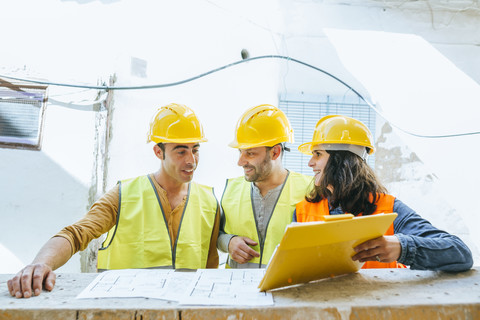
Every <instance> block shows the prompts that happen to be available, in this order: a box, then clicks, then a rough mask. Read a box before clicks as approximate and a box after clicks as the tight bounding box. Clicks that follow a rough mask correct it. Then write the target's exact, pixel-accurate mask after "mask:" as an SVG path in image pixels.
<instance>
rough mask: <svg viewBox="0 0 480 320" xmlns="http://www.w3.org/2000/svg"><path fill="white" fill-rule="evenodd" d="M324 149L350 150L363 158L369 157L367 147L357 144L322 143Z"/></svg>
mask: <svg viewBox="0 0 480 320" xmlns="http://www.w3.org/2000/svg"><path fill="white" fill-rule="evenodd" d="M321 146H322V148H323V149H324V150H331V151H350V152H352V153H354V154H356V155H357V156H359V157H360V158H362V159H363V160H366V159H367V157H368V151H367V147H364V146H358V145H355V144H342V143H328V144H327V143H326V144H322V145H321Z"/></svg>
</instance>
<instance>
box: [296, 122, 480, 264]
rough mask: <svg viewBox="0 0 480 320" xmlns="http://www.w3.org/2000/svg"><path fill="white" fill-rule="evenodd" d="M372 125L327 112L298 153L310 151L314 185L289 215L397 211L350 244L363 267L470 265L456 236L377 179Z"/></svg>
mask: <svg viewBox="0 0 480 320" xmlns="http://www.w3.org/2000/svg"><path fill="white" fill-rule="evenodd" d="M372 141H373V139H372V135H371V133H370V130H369V129H368V128H367V127H366V126H365V125H364V124H363V123H362V122H360V121H358V120H356V119H353V118H349V117H346V116H339V115H331V116H326V117H323V118H322V119H320V120H319V121H318V123H317V125H316V127H315V131H314V134H313V140H312V141H311V142H308V143H304V144H302V145H301V146H300V147H299V148H298V149H299V150H300V152H302V153H305V154H309V155H311V156H312V158H311V159H310V161H309V163H308V165H309V166H310V167H311V168H312V169H313V172H314V174H315V179H314V186H313V189H312V190H311V192H310V193H309V194H307V195H306V197H305V200H303V201H302V202H300V203H299V204H297V206H296V210H295V213H294V217H293V220H294V221H298V222H309V221H320V220H322V216H324V215H334V214H343V213H351V214H353V215H354V216H361V215H371V214H378V213H390V212H395V213H397V214H398V216H397V218H396V219H395V221H394V222H393V224H392V225H391V226H390V228H389V229H388V230H387V232H386V233H385V235H384V236H382V237H379V238H376V239H372V240H369V241H366V242H364V243H362V244H360V245H358V246H357V247H355V248H354V250H355V252H356V254H355V255H354V256H353V257H352V260H358V261H360V262H365V264H364V266H363V268H401V267H405V265H408V266H410V268H412V269H418V270H443V271H450V272H458V271H465V270H468V269H470V268H471V267H472V265H473V259H472V253H471V252H470V250H469V249H468V247H467V246H466V245H465V243H463V241H462V240H460V239H459V238H458V237H456V236H454V235H451V234H449V233H447V232H445V231H441V230H438V229H436V228H435V227H434V226H432V225H431V224H430V222H428V221H427V220H425V219H423V218H422V217H420V216H419V215H418V214H417V213H416V212H415V211H414V210H412V209H410V208H409V207H408V206H406V205H405V204H404V203H402V202H401V201H400V200H398V199H396V198H395V197H394V196H392V195H389V194H387V190H386V188H385V187H384V186H383V185H382V184H381V182H380V181H379V180H378V179H377V177H376V175H375V173H374V171H373V170H372V169H371V168H370V166H369V165H368V164H367V162H366V158H367V156H368V155H369V154H372V153H373V152H374V151H375V148H374V147H373V144H372Z"/></svg>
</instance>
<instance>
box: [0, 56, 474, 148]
mask: <svg viewBox="0 0 480 320" xmlns="http://www.w3.org/2000/svg"><path fill="white" fill-rule="evenodd" d="M263 59H281V60H287V62H288V61H291V62H295V63H298V64H300V65H303V66H305V67H307V68H311V69H313V70H316V71H318V72H321V73H323V74H325V75H327V76H329V77H331V78H333V79H335V80H337V81H338V82H340V83H341V84H343V85H344V86H345V87H347V88H348V89H350V90H351V91H352V92H353V93H355V94H356V95H357V96H358V97H359V98H360V99H362V100H363V101H364V102H365V103H366V104H367V105H368V106H369V107H370V108H372V110H374V111H375V112H376V113H377V114H378V115H379V116H380V117H382V118H383V119H384V120H385V121H387V122H388V123H389V124H390V125H391V126H392V127H394V128H396V129H398V130H400V131H402V132H404V133H406V134H408V135H411V136H414V137H418V138H428V139H438V138H453V137H461V136H471V135H477V134H480V131H473V132H463V133H454V134H445V135H421V134H416V133H413V132H410V131H407V130H405V129H403V128H402V127H400V126H398V125H396V124H395V123H394V122H392V121H390V120H389V119H387V118H386V117H385V116H384V115H383V114H382V112H381V111H380V110H378V109H377V108H376V107H375V106H374V105H373V104H372V103H371V102H370V101H368V100H367V99H366V98H364V97H363V96H362V95H361V94H360V93H359V92H358V91H357V90H355V89H354V88H353V87H351V86H350V85H348V84H347V83H346V82H344V81H343V80H341V79H340V78H338V77H336V76H334V75H333V74H331V73H330V72H327V71H325V70H323V69H320V68H318V67H315V66H313V65H311V64H308V63H306V62H303V61H301V60H297V59H295V58H291V57H288V56H282V55H265V56H258V57H253V58H248V59H244V60H239V61H235V62H232V63H229V64H226V65H224V66H221V67H218V68H215V69H212V70H210V71H207V72H204V73H201V74H199V75H197V76H194V77H191V78H187V79H184V80H180V81H176V82H171V83H165V84H153V85H143V86H89V85H77V84H69V83H58V82H49V81H39V80H31V79H25V78H18V77H12V76H8V75H3V74H0V78H7V79H12V80H17V81H22V82H30V83H36V84H44V85H51V86H61V87H73V88H85V89H95V90H105V91H110V90H145V89H158V88H167V87H173V86H178V85H182V84H185V83H188V82H192V81H194V80H197V79H200V78H203V77H206V76H208V75H210V74H212V73H216V72H219V71H222V70H225V69H228V68H231V67H234V66H236V65H239V64H242V63H246V62H250V61H256V60H263Z"/></svg>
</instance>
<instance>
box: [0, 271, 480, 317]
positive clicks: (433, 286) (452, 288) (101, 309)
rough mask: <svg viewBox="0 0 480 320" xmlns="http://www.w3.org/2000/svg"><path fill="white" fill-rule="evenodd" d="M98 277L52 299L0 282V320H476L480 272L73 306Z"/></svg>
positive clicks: (81, 278)
mask: <svg viewBox="0 0 480 320" xmlns="http://www.w3.org/2000/svg"><path fill="white" fill-rule="evenodd" d="M95 276H96V274H86V273H83V274H82V273H78V274H59V275H58V277H57V285H56V287H55V289H54V290H53V291H52V292H43V293H42V294H41V295H40V296H38V297H33V298H30V299H16V298H13V297H11V296H10V294H9V293H8V290H7V285H6V281H7V280H8V279H9V278H11V275H0V319H2V320H3V319H9V320H13V319H15V320H16V319H22V320H23V319H53V320H55V319H66V320H69V319H74V320H76V319H88V320H94V319H130V320H147V319H182V320H186V319H229V320H233V319H402V320H404V319H480V268H478V267H477V268H475V269H473V270H470V271H467V272H463V273H458V274H448V273H442V272H431V271H412V270H408V269H398V270H388V269H385V270H380V269H377V270H373V269H372V270H361V271H360V272H358V273H355V274H351V275H347V276H342V277H337V278H332V279H326V280H321V281H317V282H313V283H309V284H306V285H299V286H294V287H289V288H285V289H280V290H275V291H273V296H274V301H275V305H274V306H268V307H259V308H255V307H248V306H230V307H228V306H227V307H219V306H203V307H198V306H180V305H178V304H177V303H175V302H169V301H164V300H157V299H146V298H128V299H82V300H78V299H75V297H76V296H77V294H78V293H80V292H81V291H82V290H83V289H84V288H85V287H86V286H87V285H88V284H89V283H90V282H91V281H92V280H93V279H94V278H95Z"/></svg>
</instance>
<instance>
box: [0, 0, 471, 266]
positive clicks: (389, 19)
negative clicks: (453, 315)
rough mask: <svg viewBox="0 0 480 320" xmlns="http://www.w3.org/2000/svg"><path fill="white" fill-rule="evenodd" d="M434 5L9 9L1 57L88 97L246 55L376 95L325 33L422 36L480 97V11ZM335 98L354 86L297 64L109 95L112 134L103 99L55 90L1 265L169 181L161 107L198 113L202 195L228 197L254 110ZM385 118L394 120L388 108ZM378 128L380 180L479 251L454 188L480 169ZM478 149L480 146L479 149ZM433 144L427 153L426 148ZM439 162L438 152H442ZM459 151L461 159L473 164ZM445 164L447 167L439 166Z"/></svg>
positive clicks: (168, 79)
mask: <svg viewBox="0 0 480 320" xmlns="http://www.w3.org/2000/svg"><path fill="white" fill-rule="evenodd" d="M428 3H430V4H432V3H433V4H435V3H437V2H436V1H429V2H428ZM428 3H427V2H425V1H416V3H415V4H414V3H413V2H402V4H401V5H399V4H397V3H396V2H394V1H382V2H379V1H349V2H337V1H322V2H317V1H282V0H278V1H274V0H270V1H262V2H260V3H258V2H254V1H247V2H241V3H240V2H228V3H223V2H220V1H206V2H200V1H193V0H190V1H178V2H161V3H159V2H150V1H125V0H124V1H107V0H103V1H80V0H77V1H73V0H71V1H67V0H64V1H61V0H49V1H42V2H41V3H39V2H38V1H33V0H30V1H28V0H21V1H15V2H10V3H8V4H5V3H2V4H1V5H0V10H1V11H2V12H5V13H6V14H5V15H4V18H2V21H1V22H0V27H2V30H11V26H13V25H15V26H16V28H15V32H7V33H5V34H4V36H3V37H4V43H11V44H15V45H11V46H8V47H7V49H6V50H2V51H1V52H0V61H2V65H0V74H9V75H14V76H17V77H26V78H35V79H46V80H49V81H53V82H67V83H77V84H97V83H100V84H102V83H107V84H108V82H109V81H110V78H111V77H113V76H115V78H116V82H115V85H116V86H142V85H151V84H160V83H172V82H176V81H180V80H183V79H186V78H189V77H193V76H195V75H198V74H200V73H203V72H206V71H209V70H211V69H214V68H217V67H220V66H222V65H226V64H228V63H231V62H235V61H238V60H240V59H241V56H240V52H241V50H242V49H247V50H248V51H249V53H250V56H251V57H255V56H261V55H269V54H280V55H285V56H291V57H293V58H296V59H299V60H302V61H305V62H307V63H311V64H312V65H315V66H316V67H320V68H323V69H325V70H326V71H329V72H331V73H333V74H334V75H335V76H337V77H339V78H341V79H342V80H344V81H346V82H347V83H349V84H350V85H352V86H353V87H355V88H356V89H357V90H359V91H360V92H361V93H362V94H365V95H366V96H370V95H369V93H370V94H372V90H373V87H372V86H371V85H369V84H365V83H362V82H361V80H362V78H361V74H359V73H356V72H353V71H352V70H351V69H348V68H347V66H348V64H347V63H346V62H345V60H344V59H343V60H342V54H341V52H340V51H339V50H340V49H339V48H338V46H337V47H336V46H335V45H334V44H333V42H332V41H331V39H329V38H328V37H327V35H326V32H325V28H330V29H339V30H371V31H385V32H395V33H407V34H416V35H420V36H422V37H423V38H424V39H425V40H426V41H428V42H429V43H430V44H432V45H433V46H434V47H435V48H436V49H437V50H439V51H440V52H441V53H442V54H443V55H445V56H446V57H447V58H448V59H450V60H451V61H452V62H453V63H454V64H455V65H456V67H457V68H459V69H460V70H461V71H463V72H464V73H465V74H466V75H468V76H469V77H471V79H473V82H474V83H476V84H477V85H478V83H480V61H479V59H480V58H479V57H480V54H479V52H478V50H479V48H480V47H479V46H478V43H479V42H480V41H479V39H478V32H476V30H478V29H479V27H480V21H479V19H478V14H477V13H478V10H477V9H469V10H463V11H459V10H461V7H458V8H457V11H452V10H444V9H442V10H440V9H439V8H438V9H437V8H436V7H435V6H433V7H432V6H430V7H429V6H427V4H428ZM438 4H439V5H440V4H441V1H438ZM18 12H22V14H21V15H20V16H19V15H18V14H16V13H18ZM39 12H42V14H41V15H40V14H38V13H39ZM432 19H433V20H432ZM33 30H34V31H35V32H32V31H33ZM45 40H47V41H45ZM359 50H361V48H359ZM394 62H395V61H392V63H394ZM398 89H399V91H401V89H402V88H398ZM332 91H335V92H336V93H345V89H344V88H343V86H340V85H338V83H336V82H335V81H333V80H332V79H331V78H328V77H326V76H325V75H322V74H320V73H318V72H316V71H313V70H311V69H308V68H305V67H302V66H300V65H297V64H295V63H293V62H286V61H280V60H273V59H271V60H258V61H250V62H248V63H243V64H241V65H237V66H234V67H231V68H228V69H225V70H222V71H220V72H217V73H214V74H211V75H208V76H206V77H203V78H201V79H198V80H195V81H192V82H188V83H185V84H182V85H179V86H173V87H169V88H162V89H150V90H121V91H120V90H119V91H114V92H110V94H111V97H110V98H112V99H113V100H112V101H111V103H110V104H109V106H111V108H112V109H111V110H110V113H109V114H108V116H109V117H110V118H109V120H108V121H111V122H110V127H109V128H108V130H109V131H108V135H107V132H106V130H107V127H106V121H107V118H106V116H107V114H106V111H100V106H104V104H103V103H101V104H100V105H99V104H96V105H95V104H94V103H93V102H92V101H93V100H95V99H97V97H98V95H99V94H100V95H101V94H102V92H99V90H85V89H75V88H61V87H55V86H50V89H49V96H50V100H49V103H48V106H47V111H46V121H45V134H44V137H43V149H42V151H38V152H35V151H23V150H11V149H0V159H1V161H0V191H1V192H0V193H1V194H2V196H1V202H0V219H1V221H2V223H1V224H0V245H2V246H3V250H4V251H5V252H7V253H8V252H9V253H11V254H13V255H15V256H16V258H17V259H18V260H17V263H16V264H15V265H14V266H13V267H11V268H10V269H8V268H7V266H6V265H5V263H3V262H2V263H1V264H0V266H1V270H0V272H14V271H15V270H16V269H17V268H18V265H19V264H21V263H24V264H25V263H29V262H30V261H31V259H33V257H34V255H35V252H37V251H38V249H39V248H40V247H41V245H42V244H43V243H44V242H45V241H46V240H47V239H48V238H49V237H50V236H51V235H53V234H54V233H56V232H57V231H58V230H59V229H61V227H62V226H64V225H67V224H69V223H72V222H74V221H75V220H77V219H78V218H79V217H81V216H82V215H83V214H84V213H85V211H86V210H87V208H88V207H89V205H90V204H91V201H92V200H93V198H96V197H98V196H99V195H100V194H101V193H102V192H103V189H104V188H106V189H109V188H111V187H113V186H114V185H115V183H116V181H117V180H119V179H124V178H128V177H133V176H136V175H140V174H146V173H150V172H153V171H155V170H156V169H157V168H158V166H159V162H158V160H157V159H156V158H155V157H154V155H153V154H152V145H150V144H146V143H145V141H146V131H147V128H148V122H149V120H150V117H151V115H152V113H153V112H154V111H155V110H156V108H158V107H160V106H162V105H165V104H168V103H170V102H177V103H183V104H186V105H188V106H190V107H192V108H193V109H194V110H195V111H196V113H197V114H198V116H199V117H200V119H201V120H202V122H203V124H204V128H205V132H206V135H207V138H208V139H209V142H208V143H205V144H203V145H202V147H201V161H200V166H199V168H198V170H197V172H196V174H195V177H196V180H197V181H198V182H201V183H205V184H209V185H213V186H214V187H215V189H216V192H217V195H218V197H220V196H221V193H222V189H223V186H224V180H225V178H226V177H232V176H236V175H239V174H241V170H240V169H239V168H238V167H237V166H236V156H237V153H236V152H235V150H233V149H229V148H228V147H226V145H227V144H228V142H230V141H231V139H232V138H233V128H234V126H235V123H236V120H237V119H238V117H239V116H240V114H241V113H242V112H243V111H244V110H245V109H246V108H248V107H251V106H253V105H257V104H260V103H271V104H277V103H278V97H279V96H280V95H282V94H302V92H303V93H304V94H309V95H318V94H324V93H331V92H332ZM426 92H428V93H429V94H431V91H426ZM103 98H104V96H102V99H103ZM381 106H382V110H383V111H388V107H389V104H388V103H387V104H385V103H382V104H381ZM422 114H423V113H422ZM473 115H477V114H473ZM378 123H379V128H378V130H377V133H378V135H379V136H378V137H377V139H378V140H379V144H378V147H379V153H378V156H377V161H379V158H383V159H387V161H384V162H380V163H379V165H378V167H379V168H381V169H380V170H379V174H380V175H381V177H382V178H383V179H384V181H385V183H386V184H387V187H388V188H389V189H390V191H391V192H392V193H394V194H396V195H397V196H398V197H399V198H400V199H402V200H403V201H404V202H406V203H407V204H409V205H410V206H411V207H413V208H415V209H417V210H418V211H419V213H420V214H422V215H426V216H428V218H429V219H430V218H432V219H435V221H438V223H434V224H436V225H438V226H439V227H445V229H447V230H448V231H450V232H454V233H457V234H459V235H461V236H462V238H464V239H465V240H467V241H469V243H470V244H471V245H472V247H475V244H476V245H477V246H480V240H478V239H473V240H472V241H470V238H469V235H471V234H472V229H468V227H465V224H467V225H470V226H472V225H474V222H477V225H478V218H476V217H474V216H473V214H472V212H474V211H472V210H470V211H469V210H468V209H470V208H474V207H475V206H474V205H473V204H472V203H471V201H470V200H468V198H466V199H464V200H465V201H464V202H465V204H461V205H459V204H458V202H456V201H451V199H450V198H449V197H448V194H449V188H451V183H452V181H455V179H457V180H456V181H455V182H456V185H459V186H462V185H468V186H472V178H474V177H476V175H478V174H480V173H477V172H478V170H476V171H477V172H475V174H473V175H470V174H469V171H467V170H464V171H465V173H463V174H460V175H459V174H458V169H456V168H449V167H448V165H447V164H448V161H452V160H453V159H455V158H458V157H462V156H457V155H455V156H454V155H451V156H450V157H448V158H442V157H436V158H432V157H428V154H427V155H425V153H424V152H419V151H418V150H413V149H414V148H413V144H412V146H410V143H411V142H410V140H408V143H407V142H406V141H407V139H408V137H407V138H406V137H403V136H401V133H399V132H396V131H395V130H393V131H392V132H390V131H389V129H388V125H387V124H385V125H384V122H383V121H381V118H380V117H379V121H378ZM402 123H405V122H402ZM458 126H459V125H458ZM440 129H441V128H440ZM456 129H457V127H456V126H453V127H452V128H451V130H453V131H455V130H456ZM477 131H478V130H477ZM105 135H107V136H105ZM107 138H108V139H107ZM468 139H469V142H470V143H476V144H477V145H478V141H477V139H476V138H475V137H470V138H468ZM470 139H472V140H470ZM412 143H413V142H412ZM422 143H423V144H422ZM422 143H416V144H415V147H416V148H420V149H423V147H422V146H423V145H424V142H422ZM463 143H464V142H463V141H462V145H463ZM409 147H412V148H411V149H410V148H409ZM102 150H103V151H102ZM440 150H441V143H438V147H437V149H436V152H439V151H440ZM455 150H456V152H459V154H463V152H464V151H465V149H455ZM420 151H421V150H420ZM102 152H107V153H106V154H102ZM414 153H415V155H416V156H413V154H414ZM432 154H436V153H432ZM465 154H466V155H468V157H470V159H472V160H471V161H470V160H469V159H468V158H467V159H465V158H464V157H462V159H463V160H462V161H464V164H465V165H463V168H473V167H474V166H473V159H474V158H475V156H476V154H475V153H472V152H469V153H465ZM381 155H382V157H380V156H381ZM435 159H443V160H442V161H440V162H441V163H440V164H438V163H437V161H436V160H435ZM104 160H106V162H105V167H104V166H103V163H104ZM430 163H432V164H433V165H431V164H430ZM212 172H214V173H215V174H212ZM393 172H394V173H395V174H393ZM449 186H450V187H449ZM412 190H418V192H413V191H412ZM407 191H408V192H407ZM460 191H461V188H459V191H457V192H460ZM476 191H478V187H476V186H475V184H473V187H470V188H469V192H470V193H469V194H470V195H471V194H474V193H475V192H476ZM440 194H446V195H447V196H440ZM455 195H457V194H455ZM472 198H473V197H472ZM425 199H428V201H425ZM427 203H430V205H428V204H427ZM452 217H455V218H452ZM452 219H453V220H454V221H455V223H452ZM464 220H465V221H467V222H465V221H464ZM476 252H478V251H476ZM84 259H85V261H87V260H88V259H89V256H86V257H84ZM477 259H478V254H477ZM477 261H478V260H477ZM83 264H84V267H83V270H90V268H91V267H92V262H83ZM11 269H14V270H11ZM6 270H8V271H6ZM79 270H80V259H79V258H78V257H75V258H74V259H72V261H71V262H69V263H68V264H67V265H66V266H65V267H63V268H62V270H61V271H63V272H67V271H79Z"/></svg>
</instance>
